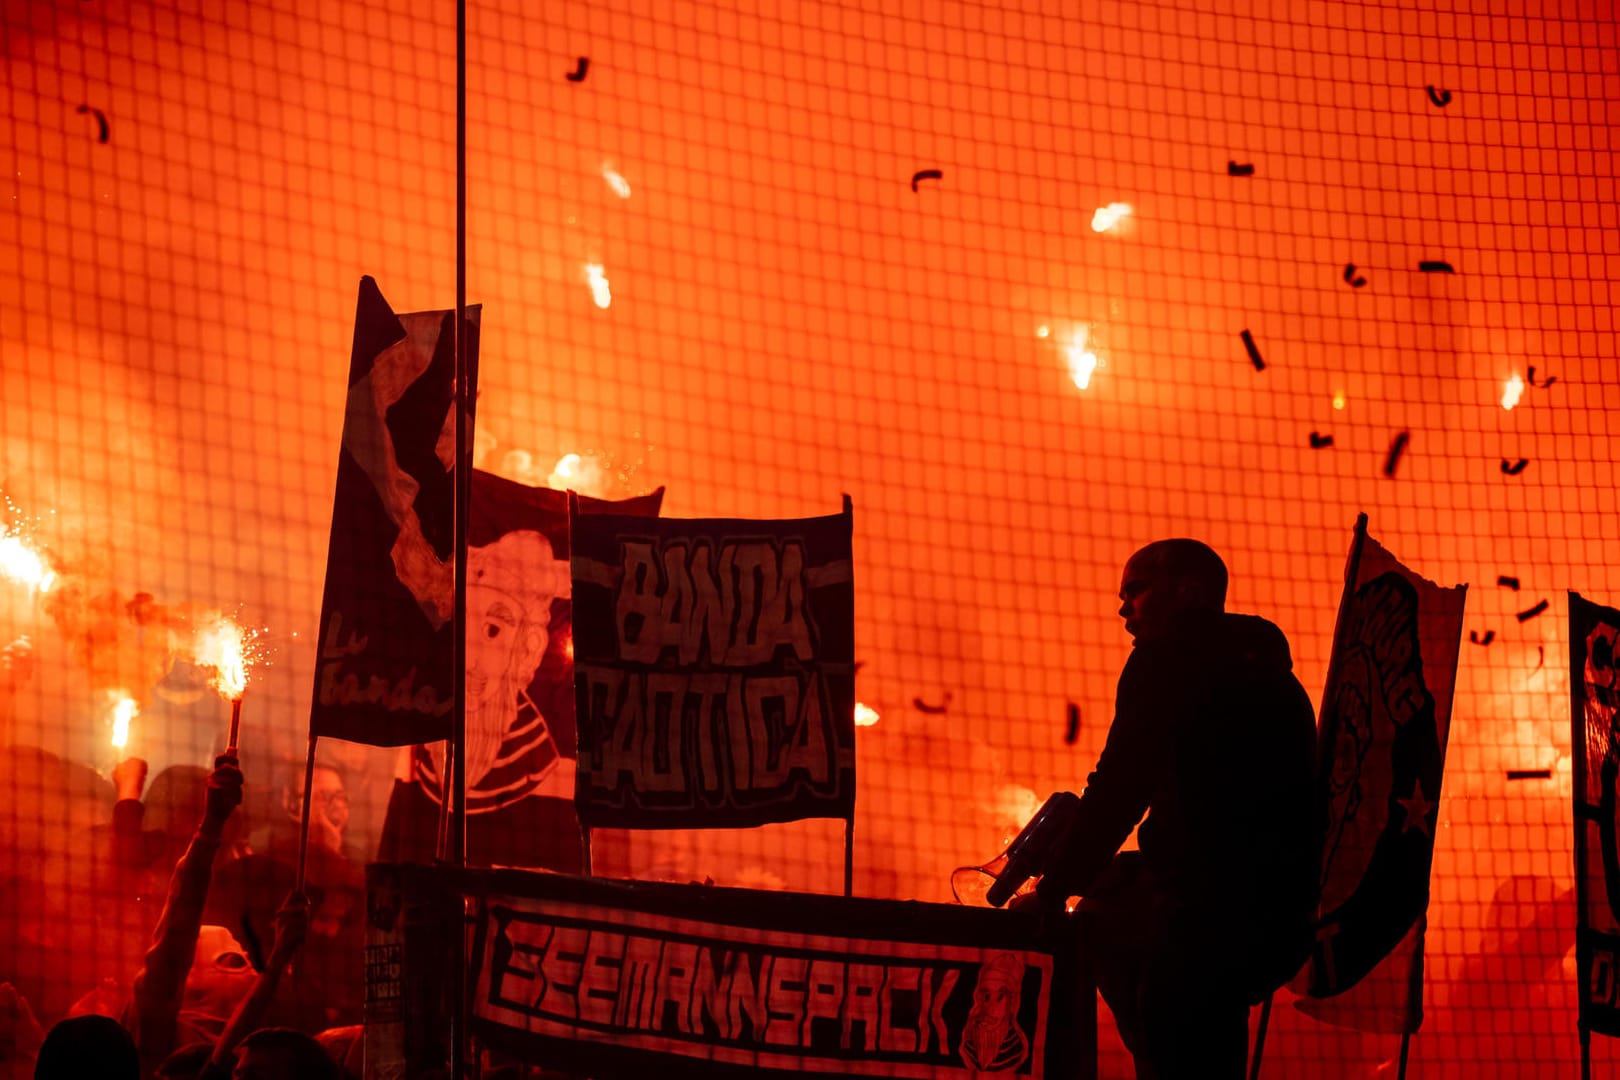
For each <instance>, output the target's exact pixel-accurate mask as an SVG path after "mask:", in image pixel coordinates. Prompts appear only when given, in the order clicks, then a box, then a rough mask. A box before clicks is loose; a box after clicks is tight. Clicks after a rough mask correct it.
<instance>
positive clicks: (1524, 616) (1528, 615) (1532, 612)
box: [1519, 600, 1548, 622]
mask: <svg viewBox="0 0 1620 1080" xmlns="http://www.w3.org/2000/svg"><path fill="white" fill-rule="evenodd" d="M1547 607H1548V604H1547V601H1545V600H1543V601H1542V602H1541V603H1539V604H1537V605H1536V606H1535V607H1533V608H1528V609H1526V610H1524V611H1521V612H1519V621H1520V622H1529V621H1530V620H1531V619H1533V618H1535V617H1536V616H1537V615H1540V614H1541V613H1542V612H1543V611H1546V610H1547Z"/></svg>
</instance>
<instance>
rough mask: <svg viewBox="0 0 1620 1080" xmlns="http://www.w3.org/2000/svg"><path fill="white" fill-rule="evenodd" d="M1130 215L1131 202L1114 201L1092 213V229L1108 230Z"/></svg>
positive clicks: (1093, 230)
mask: <svg viewBox="0 0 1620 1080" xmlns="http://www.w3.org/2000/svg"><path fill="white" fill-rule="evenodd" d="M1130 216H1131V204H1130V203H1122V202H1114V203H1109V204H1108V205H1107V206H1099V207H1098V208H1097V212H1096V213H1095V214H1092V215H1091V231H1092V232H1108V231H1110V230H1112V229H1113V228H1114V226H1116V225H1118V224H1119V223H1120V222H1121V221H1124V220H1125V219H1126V218H1128V217H1130Z"/></svg>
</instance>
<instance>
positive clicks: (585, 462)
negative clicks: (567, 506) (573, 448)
mask: <svg viewBox="0 0 1620 1080" xmlns="http://www.w3.org/2000/svg"><path fill="white" fill-rule="evenodd" d="M546 486H547V487H549V488H556V489H557V490H558V491H577V492H579V493H580V494H581V495H591V496H595V497H597V498H600V497H601V496H602V495H603V493H604V490H605V485H604V483H603V479H602V466H601V464H599V463H598V462H597V460H596V458H595V457H582V456H581V455H579V454H564V455H563V456H562V457H560V458H558V459H557V464H556V465H555V466H554V467H553V468H552V470H551V475H550V476H548V477H546Z"/></svg>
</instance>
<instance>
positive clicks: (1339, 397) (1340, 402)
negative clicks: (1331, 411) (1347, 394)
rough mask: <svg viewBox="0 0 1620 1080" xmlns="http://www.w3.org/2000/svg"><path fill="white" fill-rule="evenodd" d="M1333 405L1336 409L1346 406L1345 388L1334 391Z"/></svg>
mask: <svg viewBox="0 0 1620 1080" xmlns="http://www.w3.org/2000/svg"><path fill="white" fill-rule="evenodd" d="M1333 407H1334V408H1335V409H1342V408H1344V391H1343V390H1336V391H1334V393H1333Z"/></svg>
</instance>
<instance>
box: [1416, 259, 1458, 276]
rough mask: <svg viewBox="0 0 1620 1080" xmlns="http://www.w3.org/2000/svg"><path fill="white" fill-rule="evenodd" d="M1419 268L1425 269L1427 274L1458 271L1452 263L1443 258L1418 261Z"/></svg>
mask: <svg viewBox="0 0 1620 1080" xmlns="http://www.w3.org/2000/svg"><path fill="white" fill-rule="evenodd" d="M1418 269H1419V270H1421V271H1423V272H1424V273H1425V274H1455V273H1456V272H1457V271H1456V270H1454V269H1453V268H1452V266H1451V264H1450V263H1448V262H1446V261H1444V260H1442V259H1433V260H1426V261H1424V262H1420V263H1418Z"/></svg>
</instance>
